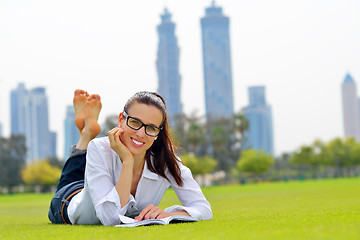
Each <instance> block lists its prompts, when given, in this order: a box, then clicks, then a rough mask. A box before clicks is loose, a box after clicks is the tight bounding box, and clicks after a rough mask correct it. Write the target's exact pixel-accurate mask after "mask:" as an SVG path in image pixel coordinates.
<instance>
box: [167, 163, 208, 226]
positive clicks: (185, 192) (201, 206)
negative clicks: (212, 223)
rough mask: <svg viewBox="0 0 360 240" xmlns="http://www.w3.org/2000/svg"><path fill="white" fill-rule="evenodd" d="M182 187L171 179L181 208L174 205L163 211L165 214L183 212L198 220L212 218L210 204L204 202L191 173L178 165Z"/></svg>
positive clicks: (203, 197) (204, 199)
mask: <svg viewBox="0 0 360 240" xmlns="http://www.w3.org/2000/svg"><path fill="white" fill-rule="evenodd" d="M179 167H180V170H181V177H182V179H183V186H179V185H178V184H177V183H176V182H175V180H174V179H173V178H170V179H171V187H172V188H173V189H174V191H175V193H176V195H177V196H178V198H179V200H180V202H181V204H182V206H180V205H175V206H172V207H169V208H166V209H165V212H176V211H182V210H185V211H186V212H187V213H188V214H189V215H190V216H192V217H194V218H196V219H198V220H208V219H211V218H212V211H211V206H210V203H209V202H208V201H207V200H206V198H205V196H204V194H203V193H202V191H201V188H200V186H199V184H198V183H197V182H196V181H195V179H194V178H193V177H192V174H191V171H190V169H189V168H187V167H186V166H184V165H182V164H181V163H179Z"/></svg>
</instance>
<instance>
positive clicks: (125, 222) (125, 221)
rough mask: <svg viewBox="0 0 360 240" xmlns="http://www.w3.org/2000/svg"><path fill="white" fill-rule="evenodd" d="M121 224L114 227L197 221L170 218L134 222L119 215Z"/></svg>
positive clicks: (181, 217) (185, 217)
mask: <svg viewBox="0 0 360 240" xmlns="http://www.w3.org/2000/svg"><path fill="white" fill-rule="evenodd" d="M119 217H120V220H121V224H119V225H115V227H138V226H145V225H166V224H169V223H182V222H196V221H197V219H196V218H193V217H189V216H171V217H167V218H162V219H148V220H142V221H138V222H135V219H133V218H129V217H126V216H123V215H119Z"/></svg>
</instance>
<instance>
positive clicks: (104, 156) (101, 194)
mask: <svg viewBox="0 0 360 240" xmlns="http://www.w3.org/2000/svg"><path fill="white" fill-rule="evenodd" d="M151 160H152V161H156V159H153V158H152V159H151ZM179 166H180V170H181V177H182V179H183V186H179V185H177V183H176V181H175V180H174V178H173V177H172V176H171V174H170V173H168V172H167V173H166V176H168V178H169V179H170V181H168V180H166V179H165V178H163V177H161V176H159V175H158V174H156V173H153V172H151V171H150V170H149V169H148V168H147V163H146V161H145V165H144V170H143V172H142V176H141V178H140V180H139V183H138V186H137V190H136V194H135V196H133V195H131V194H130V196H129V201H128V203H127V204H126V205H125V206H124V207H121V204H120V198H119V195H118V193H117V191H116V189H115V185H116V182H117V180H118V178H119V176H120V172H121V168H122V162H121V160H120V158H119V156H118V155H117V154H116V153H115V152H114V151H113V150H112V149H111V148H110V143H109V140H108V138H107V137H104V138H96V139H94V140H92V141H91V142H90V143H89V145H88V148H87V155H86V168H85V186H84V189H83V190H82V191H81V192H80V193H78V194H77V195H76V196H74V197H73V199H72V200H71V201H70V204H69V206H68V216H69V219H70V221H71V223H72V224H100V223H101V224H103V225H116V224H120V219H119V214H120V215H126V216H130V217H135V216H137V215H138V214H139V213H140V212H141V210H143V209H144V208H145V207H146V206H148V205H149V204H153V205H155V206H158V204H159V202H160V200H161V198H162V197H163V195H164V193H165V191H166V190H167V189H168V188H169V186H171V187H172V189H174V191H175V193H176V195H177V196H178V198H179V200H180V202H181V204H182V206H180V205H175V206H172V207H169V208H166V209H165V210H164V211H165V212H175V211H181V210H185V211H186V212H187V213H188V214H189V215H190V216H192V217H195V218H197V219H198V220H207V219H211V218H212V212H211V207H210V204H209V202H208V201H207V200H206V198H205V196H204V195H203V193H202V191H201V189H200V187H199V185H198V184H197V182H196V181H195V180H194V179H193V177H192V174H191V172H190V170H189V169H188V168H187V167H185V166H184V165H182V164H181V163H179Z"/></svg>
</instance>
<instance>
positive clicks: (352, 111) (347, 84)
mask: <svg viewBox="0 0 360 240" xmlns="http://www.w3.org/2000/svg"><path fill="white" fill-rule="evenodd" d="M356 91H357V90H356V83H355V81H354V79H353V78H352V77H351V75H350V74H349V73H348V74H346V76H345V78H344V81H343V83H342V85H341V93H342V106H343V120H344V121H343V122H344V132H345V137H354V138H355V139H356V140H357V141H360V116H359V114H360V109H359V107H360V104H359V98H358V97H357V92H356Z"/></svg>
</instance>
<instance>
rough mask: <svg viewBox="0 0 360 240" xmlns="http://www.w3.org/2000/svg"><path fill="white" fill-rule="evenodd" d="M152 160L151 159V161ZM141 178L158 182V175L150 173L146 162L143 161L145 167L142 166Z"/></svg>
mask: <svg viewBox="0 0 360 240" xmlns="http://www.w3.org/2000/svg"><path fill="white" fill-rule="evenodd" d="M151 160H153V159H151ZM143 176H144V177H146V178H150V179H153V180H158V179H159V175H157V174H156V173H153V172H151V171H150V170H149V169H148V167H147V161H145V165H144V170H143Z"/></svg>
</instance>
